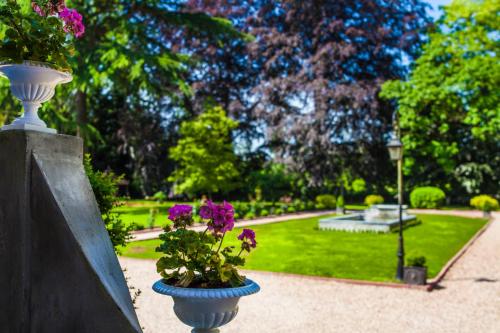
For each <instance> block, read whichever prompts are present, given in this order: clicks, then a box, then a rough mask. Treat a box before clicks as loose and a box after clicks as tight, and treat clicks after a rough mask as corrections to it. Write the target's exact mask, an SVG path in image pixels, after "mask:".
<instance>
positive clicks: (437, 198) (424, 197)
mask: <svg viewBox="0 0 500 333" xmlns="http://www.w3.org/2000/svg"><path fill="white" fill-rule="evenodd" d="M445 199H446V195H445V194H444V192H443V191H442V190H441V189H440V188H437V187H432V186H427V187H417V188H415V189H414V190H413V191H412V192H411V194H410V202H411V206H412V207H414V208H439V207H441V206H442V205H443V204H444V200H445Z"/></svg>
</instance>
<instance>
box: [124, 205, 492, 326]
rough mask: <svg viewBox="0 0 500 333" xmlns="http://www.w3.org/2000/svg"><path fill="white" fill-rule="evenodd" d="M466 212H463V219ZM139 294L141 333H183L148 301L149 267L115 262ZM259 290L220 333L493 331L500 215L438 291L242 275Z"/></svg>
mask: <svg viewBox="0 0 500 333" xmlns="http://www.w3.org/2000/svg"><path fill="white" fill-rule="evenodd" d="M465 214H467V213H464V214H463V215H465ZM120 261H121V263H122V266H123V267H124V268H127V273H126V275H127V276H129V278H130V281H129V282H130V284H131V285H133V286H135V287H137V288H139V289H141V290H142V295H141V296H140V297H139V299H138V301H137V304H136V305H137V306H138V310H137V313H138V316H139V320H140V322H141V325H142V326H143V327H144V328H145V332H146V333H163V332H169V333H187V332H190V330H189V328H188V327H187V326H184V325H183V324H181V323H180V322H179V321H178V320H177V318H176V317H175V315H174V313H173V311H172V305H173V302H172V300H171V298H170V297H167V296H161V295H157V294H155V293H154V292H153V291H152V290H151V285H152V283H153V282H154V281H156V280H157V279H158V276H157V275H156V273H155V263H154V261H151V260H134V259H129V258H120ZM247 276H248V277H250V278H252V279H254V280H255V281H257V282H258V283H259V284H260V285H261V287H262V290H261V292H260V293H258V294H256V295H252V296H249V297H245V298H243V299H242V300H241V302H240V313H239V314H238V316H237V317H236V319H235V320H234V321H233V322H232V323H230V324H228V325H227V326H224V327H223V328H222V330H221V331H222V332H223V333H246V332H249V333H264V332H273V333H281V332H282V333H285V332H310V333H322V332H328V333H330V332H332V333H333V332H343V333H344V332H345V333H351V332H363V333H365V332H384V333H390V332H426V333H427V332H429V333H433V332H439V333H441V332H464V333H465V332H473V333H499V332H500V214H496V216H495V220H494V222H493V223H492V224H491V226H490V227H489V228H488V229H487V230H486V232H485V233H484V234H483V235H482V236H481V237H480V238H479V239H478V240H477V241H476V242H475V243H474V245H473V246H472V248H471V249H470V250H469V251H467V252H466V253H465V255H464V256H463V257H462V258H461V259H460V260H459V261H458V262H457V263H456V264H455V266H453V268H452V269H451V270H450V272H449V273H448V275H447V276H446V278H445V280H444V281H443V282H442V283H441V287H442V288H441V289H439V290H434V291H433V292H430V293H429V292H425V291H421V290H413V289H396V288H388V287H375V286H360V285H351V284H344V283H338V282H335V281H330V280H323V279H314V278H308V277H294V276H282V275H279V274H273V273H257V272H247Z"/></svg>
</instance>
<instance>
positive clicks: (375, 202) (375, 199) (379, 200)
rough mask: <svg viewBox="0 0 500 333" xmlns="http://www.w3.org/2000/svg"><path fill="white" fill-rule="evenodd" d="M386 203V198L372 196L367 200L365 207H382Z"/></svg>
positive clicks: (376, 195)
mask: <svg viewBox="0 0 500 333" xmlns="http://www.w3.org/2000/svg"><path fill="white" fill-rule="evenodd" d="M383 203H384V197H383V196H381V195H378V194H370V195H367V196H366V198H365V205H368V206H371V205H380V204H383Z"/></svg>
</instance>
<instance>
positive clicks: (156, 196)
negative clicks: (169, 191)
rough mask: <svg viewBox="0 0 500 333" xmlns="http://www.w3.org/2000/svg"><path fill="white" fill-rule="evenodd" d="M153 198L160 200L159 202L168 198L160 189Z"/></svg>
mask: <svg viewBox="0 0 500 333" xmlns="http://www.w3.org/2000/svg"><path fill="white" fill-rule="evenodd" d="M153 199H154V200H156V201H158V202H159V203H163V202H164V201H165V200H167V195H166V194H165V193H163V192H162V191H158V192H156V193H155V194H154V195H153Z"/></svg>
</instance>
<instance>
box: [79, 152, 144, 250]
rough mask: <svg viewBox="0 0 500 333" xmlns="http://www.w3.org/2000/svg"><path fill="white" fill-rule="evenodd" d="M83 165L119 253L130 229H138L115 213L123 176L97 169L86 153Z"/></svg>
mask: <svg viewBox="0 0 500 333" xmlns="http://www.w3.org/2000/svg"><path fill="white" fill-rule="evenodd" d="M83 167H84V169H85V173H86V174H87V177H88V178H89V182H90V185H91V186H92V190H93V191H94V196H95V199H96V201H97V205H98V206H99V210H100V211H101V214H102V219H103V222H104V225H105V227H106V230H107V231H108V234H109V238H110V239H111V243H112V244H113V247H114V249H115V252H117V253H119V248H120V246H125V244H126V242H127V240H129V239H130V237H131V236H130V231H132V230H134V229H136V227H135V225H133V224H132V225H129V226H127V225H125V224H124V223H123V221H122V220H121V219H120V215H119V214H116V213H113V209H114V208H116V207H118V206H120V204H119V200H118V197H117V196H116V194H117V192H118V182H119V181H120V179H121V177H119V176H116V175H115V174H114V173H112V172H101V171H96V170H94V168H93V167H92V159H91V158H90V155H88V154H87V155H85V157H84V159H83Z"/></svg>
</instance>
